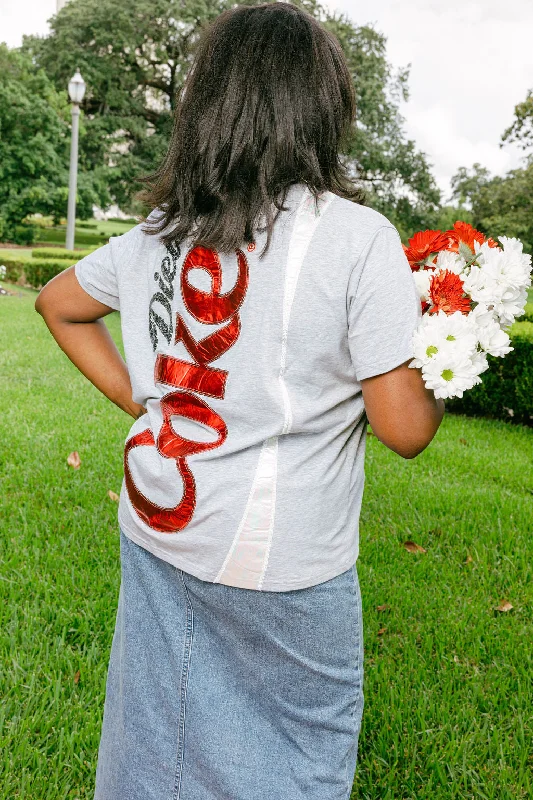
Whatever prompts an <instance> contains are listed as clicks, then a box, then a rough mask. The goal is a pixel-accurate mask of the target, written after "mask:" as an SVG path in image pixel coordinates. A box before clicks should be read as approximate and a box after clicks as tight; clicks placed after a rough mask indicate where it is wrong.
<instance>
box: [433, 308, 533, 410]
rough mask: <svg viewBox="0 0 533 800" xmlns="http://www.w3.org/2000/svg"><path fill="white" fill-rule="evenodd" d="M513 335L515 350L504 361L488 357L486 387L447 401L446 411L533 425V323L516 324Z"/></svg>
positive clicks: (484, 384) (475, 388) (512, 342)
mask: <svg viewBox="0 0 533 800" xmlns="http://www.w3.org/2000/svg"><path fill="white" fill-rule="evenodd" d="M510 335H511V344H512V346H513V347H514V350H513V351H512V352H510V353H509V354H508V355H506V356H505V358H493V357H492V356H489V363H490V369H488V370H487V371H486V372H484V373H483V374H482V376H481V378H482V380H483V383H481V384H479V385H478V386H474V388H473V389H471V390H470V391H469V392H466V394H465V395H464V396H463V397H462V398H455V399H454V400H447V401H446V407H447V408H449V409H450V410H451V411H459V412H460V413H462V414H470V415H472V416H491V417H497V418H498V419H505V420H511V419H512V420H513V422H519V423H522V424H524V425H533V321H531V322H529V321H525V322H516V323H515V324H514V325H513V326H512V328H511V331H510Z"/></svg>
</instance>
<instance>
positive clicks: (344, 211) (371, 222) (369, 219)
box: [332, 195, 396, 231]
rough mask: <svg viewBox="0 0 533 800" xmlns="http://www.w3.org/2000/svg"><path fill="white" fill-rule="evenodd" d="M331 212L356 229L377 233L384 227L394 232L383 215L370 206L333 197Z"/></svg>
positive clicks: (337, 196)
mask: <svg viewBox="0 0 533 800" xmlns="http://www.w3.org/2000/svg"><path fill="white" fill-rule="evenodd" d="M332 210H333V211H334V213H335V214H336V215H337V216H338V217H339V218H343V219H346V220H349V221H350V222H351V223H352V224H354V223H355V224H356V225H357V226H358V227H364V228H365V229H368V230H375V231H377V230H378V228H384V227H385V228H393V229H394V230H396V228H395V227H394V225H393V224H392V222H391V221H390V220H389V219H387V217H386V216H385V215H384V214H381V213H380V212H379V211H376V210H375V209H374V208H370V206H365V205H362V204H361V203H356V202H354V201H353V200H347V199H346V198H344V197H340V196H339V195H335V202H334V204H333V209H332Z"/></svg>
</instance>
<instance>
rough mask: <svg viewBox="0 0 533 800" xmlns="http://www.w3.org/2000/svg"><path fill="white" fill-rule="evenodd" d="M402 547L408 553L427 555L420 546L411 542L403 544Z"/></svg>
mask: <svg viewBox="0 0 533 800" xmlns="http://www.w3.org/2000/svg"><path fill="white" fill-rule="evenodd" d="M403 546H404V547H405V549H406V550H408V551H409V552H410V553H427V550H425V549H424V548H423V547H422V546H421V545H419V544H417V543H416V542H411V541H409V540H408V541H407V542H404V543H403Z"/></svg>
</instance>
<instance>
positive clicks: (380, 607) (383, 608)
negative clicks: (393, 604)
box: [376, 603, 390, 611]
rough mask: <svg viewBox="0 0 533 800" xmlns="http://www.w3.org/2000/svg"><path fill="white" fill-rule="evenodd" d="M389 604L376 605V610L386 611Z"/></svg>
mask: <svg viewBox="0 0 533 800" xmlns="http://www.w3.org/2000/svg"><path fill="white" fill-rule="evenodd" d="M389 608H390V606H389V605H388V604H387V603H383V605H382V606H376V611H387V609H389Z"/></svg>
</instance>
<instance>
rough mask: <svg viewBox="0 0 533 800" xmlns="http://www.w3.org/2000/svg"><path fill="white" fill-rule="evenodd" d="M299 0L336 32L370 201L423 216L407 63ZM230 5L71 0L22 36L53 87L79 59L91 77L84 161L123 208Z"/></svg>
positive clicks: (408, 217)
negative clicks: (407, 108)
mask: <svg viewBox="0 0 533 800" xmlns="http://www.w3.org/2000/svg"><path fill="white" fill-rule="evenodd" d="M243 1H245V2H246V3H247V4H250V3H253V2H258V1H259V0H243ZM296 2H297V3H298V5H300V6H302V7H304V8H306V10H307V11H309V12H310V13H311V14H313V15H314V16H315V17H316V18H317V19H320V20H321V21H322V22H323V24H324V25H325V26H326V27H328V28H329V29H330V30H332V31H333V32H334V33H335V34H336V35H337V36H338V38H339V39H340V41H341V44H342V46H343V48H344V51H345V53H346V55H347V58H348V62H349V64H350V69H351V70H352V74H353V76H354V82H355V86H356V90H357V97H358V128H357V132H356V134H355V136H354V137H353V140H352V141H351V142H350V143H349V147H348V149H347V153H346V157H347V158H348V159H349V160H350V161H351V162H352V164H353V169H354V173H356V174H358V175H359V176H360V177H361V179H362V180H363V182H364V183H365V184H366V185H367V186H368V187H369V199H370V202H371V203H372V204H373V205H375V206H376V207H378V208H379V209H380V210H382V211H383V212H384V213H386V214H388V215H389V216H390V217H391V218H392V219H393V220H394V221H395V222H396V224H398V225H399V226H400V227H401V228H402V230H403V229H405V231H408V230H409V231H410V230H412V229H413V228H414V227H418V226H419V225H423V224H425V222H426V220H428V221H429V218H430V217H431V215H432V214H434V213H435V212H436V209H437V207H438V202H439V192H438V190H437V188H436V186H435V183H434V180H433V178H432V176H431V173H430V169H429V167H428V164H427V161H426V158H425V156H424V154H422V153H420V152H418V151H417V150H416V147H415V145H414V143H413V142H412V141H408V140H406V138H405V135H404V132H403V128H402V123H403V120H402V118H401V116H400V114H399V103H400V101H401V99H402V98H406V97H407V78H408V74H407V70H403V71H400V72H399V73H398V74H393V71H392V68H391V66H390V65H389V63H388V62H387V59H386V39H385V37H384V36H382V35H381V34H379V33H377V32H376V31H375V30H374V29H373V28H370V27H366V26H364V27H358V26H355V25H353V24H352V23H351V22H350V21H348V20H347V19H346V18H345V17H342V16H341V17H339V16H336V15H331V14H329V13H327V12H325V11H324V9H323V8H322V7H321V6H320V5H319V3H318V2H316V1H315V0H296ZM230 5H234V3H233V2H232V0H71V2H70V3H68V4H67V5H66V6H65V7H64V8H63V9H62V10H61V11H60V12H59V13H58V14H57V16H55V17H54V18H53V19H52V21H51V34H50V36H48V37H46V38H44V39H40V38H37V37H27V38H26V39H25V43H24V50H25V51H26V52H28V53H30V54H31V56H32V57H33V59H34V60H35V62H36V63H37V64H38V65H40V66H41V67H43V68H44V69H45V70H46V72H47V74H48V75H49V76H50V78H51V79H52V80H53V81H54V83H55V85H56V87H58V88H61V87H63V86H65V85H66V83H67V81H68V79H69V77H70V75H71V74H72V72H73V71H74V69H75V68H76V67H78V66H79V67H80V69H81V71H82V73H83V75H84V77H85V79H86V82H87V93H86V96H85V100H84V104H83V110H84V112H85V115H86V133H85V136H84V137H83V138H82V139H81V142H80V143H81V161H82V165H83V167H84V169H87V170H90V169H95V168H100V169H101V168H102V167H105V170H106V180H107V184H108V186H109V188H110V192H111V194H112V196H113V198H114V199H115V200H116V201H117V202H118V203H119V204H120V205H121V206H122V207H124V208H131V204H132V198H133V196H134V192H135V190H136V189H137V188H138V185H136V183H135V181H136V178H138V176H139V175H142V174H146V173H149V172H151V171H153V169H154V167H155V165H156V164H157V163H158V162H159V161H160V159H161V158H162V156H163V154H164V152H165V150H166V146H167V142H168V136H169V132H170V127H171V121H172V110H173V107H174V103H175V98H176V96H177V94H178V93H179V91H180V90H181V88H182V86H183V81H184V77H185V75H186V73H187V70H188V68H189V66H190V63H191V60H192V54H193V50H194V44H195V42H196V40H197V39H198V36H199V34H200V32H201V30H202V28H203V26H204V25H205V24H206V23H208V22H210V21H211V20H212V19H214V18H215V17H216V16H217V15H218V14H219V13H220V12H221V11H222V10H224V8H226V7H228V6H230ZM110 20H112V21H113V22H112V24H110Z"/></svg>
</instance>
